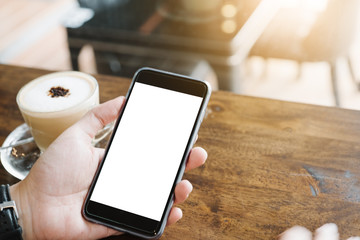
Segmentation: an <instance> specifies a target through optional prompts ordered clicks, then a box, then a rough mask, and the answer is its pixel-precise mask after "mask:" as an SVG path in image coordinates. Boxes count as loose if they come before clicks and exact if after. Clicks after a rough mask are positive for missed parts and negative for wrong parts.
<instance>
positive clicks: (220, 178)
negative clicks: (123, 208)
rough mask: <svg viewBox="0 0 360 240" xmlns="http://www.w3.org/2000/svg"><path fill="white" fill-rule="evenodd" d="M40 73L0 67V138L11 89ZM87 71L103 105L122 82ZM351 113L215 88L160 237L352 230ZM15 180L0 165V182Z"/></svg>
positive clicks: (359, 194)
mask: <svg viewBox="0 0 360 240" xmlns="http://www.w3.org/2000/svg"><path fill="white" fill-rule="evenodd" d="M46 73H48V72H47V71H43V70H37V69H28V68H21V67H15V66H6V65H0V114H1V115H0V143H1V144H2V142H3V141H4V140H5V138H6V136H7V135H8V134H9V133H10V132H11V131H12V130H13V129H14V128H15V127H16V126H18V125H20V124H22V123H23V120H22V118H21V115H20V112H19V110H18V109H17V106H16V102H15V97H16V94H17V92H18V90H19V89H20V87H21V86H22V85H24V84H25V83H26V82H28V81H30V80H31V79H34V78H35V77H38V76H40V75H43V74H46ZM95 77H96V78H97V79H98V81H99V85H100V92H101V93H100V94H101V101H102V102H104V101H106V100H109V99H111V98H114V97H116V96H118V95H124V94H125V93H126V91H127V88H128V86H129V84H130V81H128V80H126V79H121V78H118V77H109V76H101V75H97V76H95ZM359 120H360V112H357V111H350V110H344V109H337V108H327V107H319V106H312V105H304V104H297V103H288V102H282V101H275V100H268V99H261V98H253V97H245V96H240V95H236V94H232V93H228V92H221V91H219V92H214V93H213V95H212V97H211V100H210V103H209V106H208V109H207V115H206V118H205V119H204V121H203V124H202V127H201V129H200V132H199V139H198V141H197V145H199V146H202V147H204V148H206V149H207V151H208V154H209V157H208V161H207V163H206V164H205V165H204V166H203V167H201V168H199V169H196V170H193V171H191V172H189V173H186V174H185V176H184V178H186V179H189V180H190V181H191V182H192V184H193V185H194V190H193V192H192V194H191V195H190V197H189V199H188V201H186V203H184V204H182V205H181V208H182V209H183V213H184V217H183V219H182V220H181V221H180V222H178V223H177V224H175V225H173V226H170V227H167V228H166V229H165V233H164V235H163V237H162V239H276V238H277V236H278V235H279V234H280V233H281V232H283V231H284V230H285V229H286V228H289V227H291V226H293V225H302V226H305V227H307V228H309V229H310V230H315V229H316V228H317V227H319V226H321V225H322V224H324V223H328V222H334V223H336V224H337V225H338V227H339V231H340V234H341V239H346V238H348V237H350V236H355V235H360V227H359V226H360V211H359V210H360V183H359V182H360V160H359V159H360V147H359V143H360V121H359ZM69 167H71V166H69ZM16 181H17V180H16V179H15V178H13V177H11V176H10V175H9V174H7V172H6V171H5V170H4V169H3V167H2V166H1V168H0V183H10V184H12V183H15V182H16ZM111 239H136V238H134V237H130V236H121V237H113V238H111Z"/></svg>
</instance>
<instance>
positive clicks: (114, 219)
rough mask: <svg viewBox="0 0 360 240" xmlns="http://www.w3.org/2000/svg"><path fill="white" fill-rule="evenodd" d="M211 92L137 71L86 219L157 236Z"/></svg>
mask: <svg viewBox="0 0 360 240" xmlns="http://www.w3.org/2000/svg"><path fill="white" fill-rule="evenodd" d="M210 93H211V90H210V86H209V85H208V84H207V83H206V82H202V81H198V80H194V79H191V78H188V77H185V76H180V75H177V74H171V73H167V72H163V71H159V70H154V69H149V68H144V69H141V70H139V71H138V72H137V74H136V75H135V76H134V79H133V82H132V84H131V86H130V88H129V91H128V94H127V97H126V103H125V105H124V108H123V111H122V112H121V113H120V116H119V118H118V121H117V122H116V124H115V129H114V132H113V135H112V137H111V139H110V142H109V145H108V147H107V149H106V152H105V156H104V160H103V161H102V162H101V164H100V166H99V169H98V171H97V173H96V176H95V178H94V181H93V183H92V185H91V187H90V190H89V193H88V196H87V198H86V201H85V203H84V207H83V215H84V217H85V218H86V219H88V220H90V221H93V222H96V223H100V224H103V225H105V226H108V227H111V228H114V229H117V230H120V231H124V232H128V233H130V234H134V235H137V236H140V237H144V238H157V237H159V236H160V235H161V234H162V232H163V230H164V228H165V224H166V222H167V217H168V215H169V211H170V209H171V206H172V203H173V195H174V189H175V186H176V184H177V183H178V182H179V181H180V180H181V178H182V175H183V173H184V170H185V164H186V160H187V158H188V155H189V152H190V149H191V148H192V145H193V144H194V141H195V139H196V135H197V131H198V130H199V127H200V123H201V121H202V118H203V117H204V114H205V109H206V105H207V103H208V100H209V97H210Z"/></svg>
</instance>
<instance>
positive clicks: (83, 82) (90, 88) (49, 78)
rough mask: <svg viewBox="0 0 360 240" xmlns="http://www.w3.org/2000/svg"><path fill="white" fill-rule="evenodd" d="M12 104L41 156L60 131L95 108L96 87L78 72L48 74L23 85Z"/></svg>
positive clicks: (97, 88)
mask: <svg viewBox="0 0 360 240" xmlns="http://www.w3.org/2000/svg"><path fill="white" fill-rule="evenodd" d="M16 101H17V104H18V107H19V109H20V111H21V114H22V116H23V118H24V120H25V122H26V123H27V125H28V126H29V129H30V131H31V134H32V136H33V138H34V140H35V143H36V145H37V146H38V148H39V149H40V150H41V152H43V151H45V150H46V148H47V147H48V146H49V145H50V144H51V143H52V142H53V141H54V140H55V139H56V138H57V137H58V136H59V135H60V134H61V133H62V132H63V131H65V130H66V129H67V128H68V127H70V126H71V125H73V124H74V123H75V122H77V121H78V120H79V119H80V118H81V117H82V116H84V115H85V114H86V113H87V112H88V111H89V110H90V109H92V108H93V107H94V106H96V105H98V104H99V85H98V83H97V81H96V79H95V78H94V77H93V76H91V75H88V74H85V73H82V72H75V71H69V72H57V73H51V74H47V75H44V76H41V77H39V78H36V79H34V80H32V81H31V82H29V83H27V84H26V85H24V86H23V87H22V88H21V89H20V91H19V92H18V94H17V97H16ZM99 137H102V136H99Z"/></svg>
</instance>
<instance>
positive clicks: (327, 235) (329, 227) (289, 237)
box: [279, 223, 360, 240]
mask: <svg viewBox="0 0 360 240" xmlns="http://www.w3.org/2000/svg"><path fill="white" fill-rule="evenodd" d="M312 239H314V240H339V232H338V228H337V226H336V224H334V223H327V224H325V225H323V226H322V227H319V228H318V229H316V231H315V234H314V237H313V234H312V232H310V231H309V230H308V229H306V228H304V227H301V226H295V227H292V228H290V229H288V230H286V231H285V232H283V233H282V234H280V236H279V240H312ZM347 240H360V237H351V238H348V239H347Z"/></svg>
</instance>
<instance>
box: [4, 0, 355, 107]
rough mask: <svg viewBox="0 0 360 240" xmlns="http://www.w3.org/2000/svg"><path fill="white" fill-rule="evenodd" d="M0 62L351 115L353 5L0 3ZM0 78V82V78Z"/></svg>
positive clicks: (149, 0) (333, 1)
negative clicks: (143, 78)
mask: <svg viewBox="0 0 360 240" xmlns="http://www.w3.org/2000/svg"><path fill="white" fill-rule="evenodd" d="M0 6H1V7H0V22H1V24H0V63H1V64H11V65H19V66H26V67H34V68H42V69H49V70H71V69H75V70H81V71H84V72H87V73H101V74H112V75H117V76H123V77H131V76H132V75H133V74H134V72H135V71H136V69H138V68H139V67H142V66H151V67H156V68H160V69H164V70H168V71H173V72H178V73H182V74H186V75H190V76H194V77H197V78H201V79H206V80H208V81H210V82H211V84H212V85H213V88H214V89H220V90H225V91H232V92H235V93H239V94H243V95H250V96H257V97H266V98H273V99H280V100H286V101H294V102H301V103H310V104H317V105H324V106H338V107H342V108H348V109H357V110H358V109H360V91H359V90H360V87H359V86H360V68H359V66H360V24H359V17H358V16H359V15H360V14H359V11H360V0H283V1H281V0H196V1H194V0H146V1H143V0H102V1H100V0H98V1H97V0H0ZM0 74H1V73H0Z"/></svg>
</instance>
